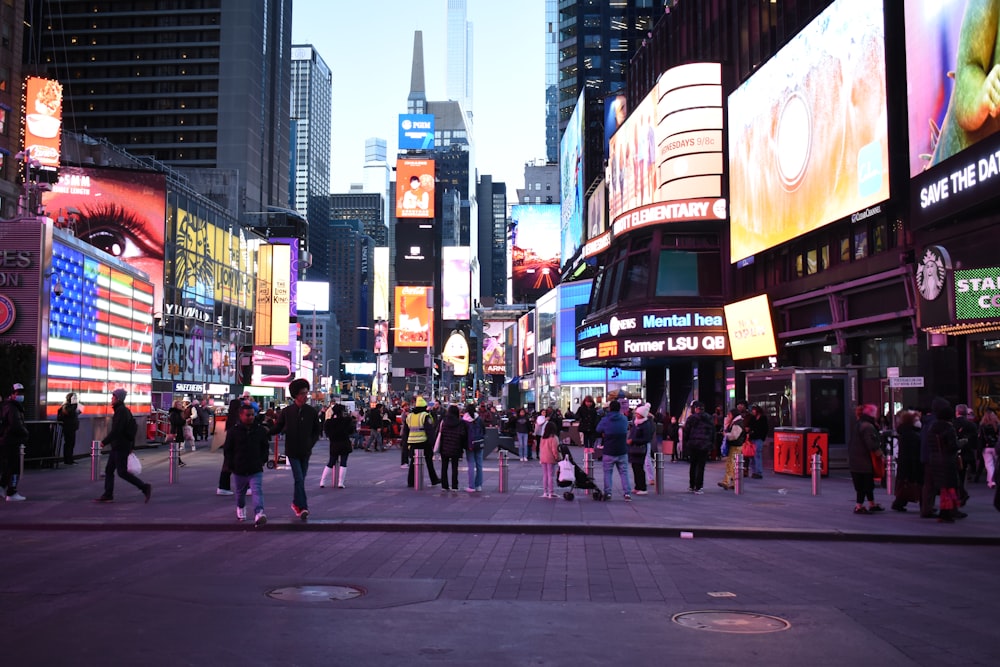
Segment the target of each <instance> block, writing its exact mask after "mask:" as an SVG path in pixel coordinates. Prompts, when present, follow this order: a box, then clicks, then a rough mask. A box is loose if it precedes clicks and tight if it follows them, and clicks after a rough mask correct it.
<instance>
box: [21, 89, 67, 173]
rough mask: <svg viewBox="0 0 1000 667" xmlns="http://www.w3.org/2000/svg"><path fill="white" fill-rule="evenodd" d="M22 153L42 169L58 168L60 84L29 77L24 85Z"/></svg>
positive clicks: (60, 108)
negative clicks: (38, 163) (37, 163)
mask: <svg viewBox="0 0 1000 667" xmlns="http://www.w3.org/2000/svg"><path fill="white" fill-rule="evenodd" d="M24 88H25V90H24V95H25V97H24V99H25V108H24V151H25V153H28V154H29V155H31V157H32V158H33V159H35V160H38V161H39V162H40V163H41V164H42V166H43V167H47V168H50V169H58V168H59V139H60V138H61V136H62V99H63V98H62V90H63V88H62V84H60V83H59V82H58V81H53V80H51V79H42V78H40V77H37V76H29V77H28V78H27V79H25V82H24Z"/></svg>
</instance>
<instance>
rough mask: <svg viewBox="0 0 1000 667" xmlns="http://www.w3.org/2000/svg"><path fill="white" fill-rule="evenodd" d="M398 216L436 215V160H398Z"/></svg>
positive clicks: (426, 216)
mask: <svg viewBox="0 0 1000 667" xmlns="http://www.w3.org/2000/svg"><path fill="white" fill-rule="evenodd" d="M396 217H397V218H433V217H434V160H397V161H396Z"/></svg>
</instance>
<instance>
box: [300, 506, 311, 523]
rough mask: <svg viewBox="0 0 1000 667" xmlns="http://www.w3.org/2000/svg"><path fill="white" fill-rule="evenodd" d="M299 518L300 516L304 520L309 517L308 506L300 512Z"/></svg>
mask: <svg viewBox="0 0 1000 667" xmlns="http://www.w3.org/2000/svg"><path fill="white" fill-rule="evenodd" d="M299 518H300V519H302V520H303V521H305V520H306V519H308V518H309V510H308V508H307V509H303V510H302V511H301V512H300V513H299Z"/></svg>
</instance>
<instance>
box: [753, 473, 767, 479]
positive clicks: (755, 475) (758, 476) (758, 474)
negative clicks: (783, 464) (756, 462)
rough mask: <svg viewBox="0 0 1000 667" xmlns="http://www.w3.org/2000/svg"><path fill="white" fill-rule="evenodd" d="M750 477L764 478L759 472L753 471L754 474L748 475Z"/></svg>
mask: <svg viewBox="0 0 1000 667" xmlns="http://www.w3.org/2000/svg"><path fill="white" fill-rule="evenodd" d="M750 478H751V479H764V476H763V475H761V474H760V473H756V472H755V473H754V474H752V475H750Z"/></svg>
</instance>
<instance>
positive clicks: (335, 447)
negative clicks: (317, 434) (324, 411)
mask: <svg viewBox="0 0 1000 667" xmlns="http://www.w3.org/2000/svg"><path fill="white" fill-rule="evenodd" d="M323 430H324V432H325V433H326V437H328V438H329V439H330V456H342V455H344V454H350V453H351V452H352V451H353V450H354V446H353V445H352V444H351V435H353V434H354V432H355V431H357V428H356V426H355V422H354V418H353V417H351V416H349V415H344V416H343V417H334V418H333V419H327V420H326V423H325V424H323Z"/></svg>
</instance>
